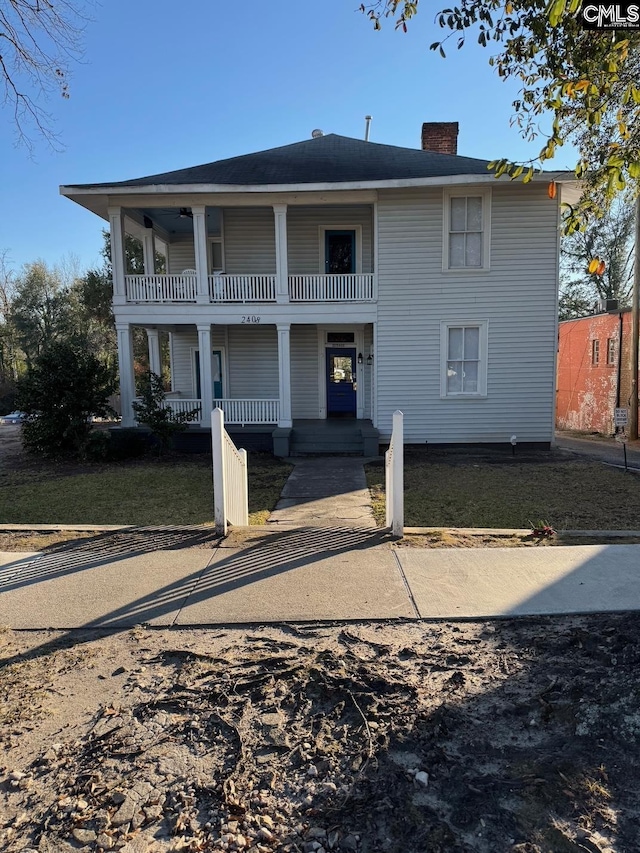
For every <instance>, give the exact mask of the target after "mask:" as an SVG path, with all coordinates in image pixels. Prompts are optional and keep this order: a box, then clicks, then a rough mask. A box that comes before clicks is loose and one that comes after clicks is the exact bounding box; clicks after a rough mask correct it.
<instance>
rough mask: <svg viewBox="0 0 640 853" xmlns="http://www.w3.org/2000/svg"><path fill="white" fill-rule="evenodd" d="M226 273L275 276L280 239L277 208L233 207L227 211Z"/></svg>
mask: <svg viewBox="0 0 640 853" xmlns="http://www.w3.org/2000/svg"><path fill="white" fill-rule="evenodd" d="M224 259H225V270H224V271H225V272H226V273H228V274H229V275H234V274H236V275H241V274H242V273H251V274H254V275H257V274H260V273H262V274H264V275H269V274H273V273H275V271H276V237H275V220H274V215H273V208H271V207H235V208H234V207H230V208H226V209H225V211H224Z"/></svg>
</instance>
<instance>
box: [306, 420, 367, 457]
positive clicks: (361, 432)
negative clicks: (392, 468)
mask: <svg viewBox="0 0 640 853" xmlns="http://www.w3.org/2000/svg"><path fill="white" fill-rule="evenodd" d="M377 436H378V432H377V430H375V429H374V428H373V427H372V426H371V425H370V424H366V423H362V422H360V423H358V424H331V423H329V424H327V422H326V421H325V422H324V423H323V422H318V423H316V424H314V425H312V426H311V425H310V426H298V425H294V427H293V429H292V431H291V437H290V444H289V454H290V455H291V456H315V455H317V454H323V455H327V456H340V455H345V456H346V455H348V456H364V455H365V452H368V453H369V454H371V455H375V454H376V453H377ZM372 447H373V448H374V452H373V453H372Z"/></svg>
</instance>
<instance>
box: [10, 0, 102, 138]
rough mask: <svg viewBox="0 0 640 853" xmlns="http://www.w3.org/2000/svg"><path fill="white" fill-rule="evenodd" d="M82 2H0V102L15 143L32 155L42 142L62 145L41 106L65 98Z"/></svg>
mask: <svg viewBox="0 0 640 853" xmlns="http://www.w3.org/2000/svg"><path fill="white" fill-rule="evenodd" d="M85 6H86V3H84V2H83V0H77V2H76V0H0V97H1V98H2V101H3V104H4V108H5V109H6V110H7V111H8V113H9V115H10V121H11V122H12V124H13V126H14V130H15V135H16V143H17V144H22V145H25V146H26V147H27V149H28V150H29V151H30V152H32V151H33V146H34V141H35V138H37V137H41V138H44V139H45V141H46V142H47V143H48V144H49V145H50V146H51V147H52V148H53V149H56V150H60V148H61V145H60V141H59V138H58V136H57V134H56V133H55V131H54V128H53V120H52V117H51V115H50V114H49V113H47V112H46V110H45V109H44V108H43V106H42V103H43V102H45V101H47V100H48V99H50V98H51V97H52V96H53V94H55V93H56V92H57V93H58V94H59V95H60V96H61V97H62V98H65V99H66V98H68V97H69V78H70V73H71V71H70V69H71V66H72V65H73V64H74V63H75V62H78V61H80V60H81V59H82V56H83V52H82V42H83V36H84V28H85V26H86V24H87V22H88V18H87V17H86V16H85V12H84V10H85Z"/></svg>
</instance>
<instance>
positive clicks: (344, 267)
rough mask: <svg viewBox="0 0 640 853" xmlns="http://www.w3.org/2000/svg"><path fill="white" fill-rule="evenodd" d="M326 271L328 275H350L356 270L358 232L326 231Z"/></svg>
mask: <svg viewBox="0 0 640 853" xmlns="http://www.w3.org/2000/svg"><path fill="white" fill-rule="evenodd" d="M324 271H325V273H326V274H327V275H341V274H342V275H348V274H350V273H354V272H355V271H356V232H355V230H354V231H350V230H349V231H325V232H324Z"/></svg>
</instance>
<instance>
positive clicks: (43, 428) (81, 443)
mask: <svg viewBox="0 0 640 853" xmlns="http://www.w3.org/2000/svg"><path fill="white" fill-rule="evenodd" d="M113 390H114V375H113V371H111V370H110V369H109V368H107V367H105V365H104V364H102V362H101V361H99V359H97V358H96V357H95V356H94V355H93V353H92V352H91V350H90V348H89V345H88V343H87V342H86V340H84V339H82V338H80V337H76V338H71V339H68V340H65V341H55V342H53V343H50V344H49V345H48V346H47V347H45V349H43V350H42V352H41V354H40V355H39V356H38V357H37V359H36V360H35V362H34V364H33V366H32V368H31V370H29V371H28V372H27V374H26V375H25V376H24V377H23V378H22V379H20V380H19V382H18V397H17V400H16V404H17V406H18V407H19V409H20V410H21V411H23V412H25V413H26V414H27V419H26V421H25V423H24V425H23V429H22V441H23V444H24V446H25V448H26V449H27V450H30V451H32V452H33V453H40V454H42V455H44V456H81V455H83V454H84V452H85V449H86V446H87V442H88V441H89V436H90V434H91V417H92V416H97V417H108V416H109V415H112V414H113V410H112V409H111V407H110V406H109V404H108V402H107V401H108V398H109V395H110V394H111V393H112V392H113Z"/></svg>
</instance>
